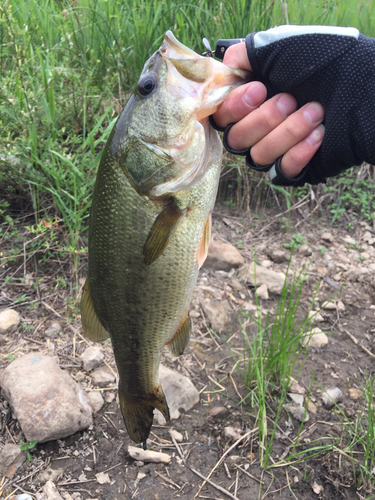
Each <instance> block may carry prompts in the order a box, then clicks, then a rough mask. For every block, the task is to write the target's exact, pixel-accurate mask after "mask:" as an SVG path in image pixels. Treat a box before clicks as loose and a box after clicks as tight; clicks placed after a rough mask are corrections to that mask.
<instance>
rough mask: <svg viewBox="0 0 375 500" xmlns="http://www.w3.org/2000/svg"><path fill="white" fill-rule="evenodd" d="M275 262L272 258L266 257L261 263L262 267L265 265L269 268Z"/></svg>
mask: <svg viewBox="0 0 375 500" xmlns="http://www.w3.org/2000/svg"><path fill="white" fill-rule="evenodd" d="M272 264H273V262H272V260H269V259H264V260H262V262H261V263H260V265H261V266H262V267H265V268H266V269H268V268H269V267H271V266H272Z"/></svg>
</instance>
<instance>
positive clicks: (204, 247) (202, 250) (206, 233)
mask: <svg viewBox="0 0 375 500" xmlns="http://www.w3.org/2000/svg"><path fill="white" fill-rule="evenodd" d="M210 238H211V214H210V215H209V216H208V217H207V220H206V223H205V225H204V229H203V234H202V240H201V244H200V246H199V248H198V266H199V269H200V268H201V267H202V266H203V264H204V261H205V260H206V259H207V255H208V247H209V245H210Z"/></svg>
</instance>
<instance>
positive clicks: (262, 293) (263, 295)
mask: <svg viewBox="0 0 375 500" xmlns="http://www.w3.org/2000/svg"><path fill="white" fill-rule="evenodd" d="M257 296H258V298H259V299H262V300H268V299H269V298H270V297H269V295H268V288H267V286H266V285H264V284H263V285H260V286H258V288H257Z"/></svg>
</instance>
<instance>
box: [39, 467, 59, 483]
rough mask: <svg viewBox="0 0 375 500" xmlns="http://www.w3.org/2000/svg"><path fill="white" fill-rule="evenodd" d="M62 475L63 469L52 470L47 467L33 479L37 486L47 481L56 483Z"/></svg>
mask: <svg viewBox="0 0 375 500" xmlns="http://www.w3.org/2000/svg"><path fill="white" fill-rule="evenodd" d="M63 474H64V469H63V468H62V467H60V468H58V469H52V468H51V467H48V468H47V469H45V470H43V471H42V472H41V473H40V474H38V475H37V477H36V478H35V482H36V483H37V484H45V483H46V482H47V481H52V482H54V481H57V480H58V479H59V478H60V477H61V476H62V475H63Z"/></svg>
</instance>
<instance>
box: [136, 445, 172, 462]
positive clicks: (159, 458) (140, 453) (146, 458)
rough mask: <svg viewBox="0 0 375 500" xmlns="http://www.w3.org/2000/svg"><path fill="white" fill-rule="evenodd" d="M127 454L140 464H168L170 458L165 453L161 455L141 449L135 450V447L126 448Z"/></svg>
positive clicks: (157, 452)
mask: <svg viewBox="0 0 375 500" xmlns="http://www.w3.org/2000/svg"><path fill="white" fill-rule="evenodd" d="M128 453H129V455H130V456H131V458H134V460H138V461H139V460H140V461H142V462H152V463H155V464H169V463H170V461H171V458H172V457H171V456H170V455H167V454H166V453H161V452H159V451H151V450H142V448H136V447H135V446H128Z"/></svg>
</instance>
